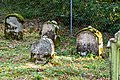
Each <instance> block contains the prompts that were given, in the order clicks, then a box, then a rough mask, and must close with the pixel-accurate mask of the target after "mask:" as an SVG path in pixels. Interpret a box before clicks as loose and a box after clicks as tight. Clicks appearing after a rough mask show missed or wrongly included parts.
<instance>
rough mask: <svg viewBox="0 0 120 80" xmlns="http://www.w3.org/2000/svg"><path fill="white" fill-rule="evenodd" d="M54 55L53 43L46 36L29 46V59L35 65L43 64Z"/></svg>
mask: <svg viewBox="0 0 120 80" xmlns="http://www.w3.org/2000/svg"><path fill="white" fill-rule="evenodd" d="M53 54H54V43H53V41H52V40H51V39H50V38H47V36H43V37H42V38H41V39H40V40H39V41H37V42H35V43H33V44H32V46H31V59H32V60H35V63H36V64H45V63H46V62H47V61H48V60H49V59H50V58H52V55H53Z"/></svg>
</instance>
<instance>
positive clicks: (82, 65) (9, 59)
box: [0, 29, 110, 80]
mask: <svg viewBox="0 0 120 80" xmlns="http://www.w3.org/2000/svg"><path fill="white" fill-rule="evenodd" d="M65 30H66V31H65ZM65 30H63V32H62V31H61V35H60V36H61V37H60V39H61V43H60V45H59V46H57V47H56V48H55V51H56V54H55V56H54V58H53V59H52V60H50V61H49V62H48V63H47V64H45V65H43V64H35V63H34V62H31V61H30V48H31V44H32V43H33V42H35V41H37V40H39V39H40V37H39V32H35V31H33V33H25V35H24V37H23V40H21V41H16V40H6V39H5V38H4V37H3V36H4V33H3V31H0V80H110V78H109V77H110V74H109V71H110V69H109V61H108V58H104V59H103V58H101V57H95V56H94V55H88V56H87V57H80V56H79V54H75V51H76V50H75V45H76V38H75V37H69V36H68V35H69V31H67V30H68V29H65ZM74 31H75V30H74Z"/></svg>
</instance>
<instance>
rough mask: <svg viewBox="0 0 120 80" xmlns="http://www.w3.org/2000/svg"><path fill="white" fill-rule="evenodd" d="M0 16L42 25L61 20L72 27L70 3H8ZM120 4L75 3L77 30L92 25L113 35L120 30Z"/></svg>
mask: <svg viewBox="0 0 120 80" xmlns="http://www.w3.org/2000/svg"><path fill="white" fill-rule="evenodd" d="M0 5H1V7H0V10H1V11H0V12H3V13H18V14H21V15H23V16H24V17H25V18H28V19H31V18H40V20H42V21H46V20H50V19H55V20H56V19H57V20H58V21H59V22H60V23H62V24H63V25H64V26H69V21H70V20H69V19H70V17H69V15H70V1H69V0H33V1H32V0H12V1H11V0H4V1H1V3H0ZM119 12H120V2H118V1H117V0H115V1H113V0H98V1H97V0H86V1H84V0H73V26H74V27H81V28H83V26H85V27H86V26H88V25H91V26H93V27H95V28H97V29H98V30H100V31H102V32H108V33H110V34H111V35H113V34H114V33H116V32H117V31H118V30H119V28H120V13H119Z"/></svg>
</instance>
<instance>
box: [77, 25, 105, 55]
mask: <svg viewBox="0 0 120 80" xmlns="http://www.w3.org/2000/svg"><path fill="white" fill-rule="evenodd" d="M76 48H77V53H80V55H82V56H86V55H87V54H88V53H93V54H95V55H101V54H102V53H103V41H102V34H101V33H100V32H99V31H98V30H96V29H95V28H93V27H91V26H89V27H87V28H83V29H82V30H80V31H79V32H78V33H77V39H76Z"/></svg>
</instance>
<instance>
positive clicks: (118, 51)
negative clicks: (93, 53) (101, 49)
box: [107, 31, 120, 80]
mask: <svg viewBox="0 0 120 80" xmlns="http://www.w3.org/2000/svg"><path fill="white" fill-rule="evenodd" d="M107 47H108V48H109V58H110V80H120V31H118V32H117V33H116V34H115V38H111V39H110V40H109V41H108V45H107Z"/></svg>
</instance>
